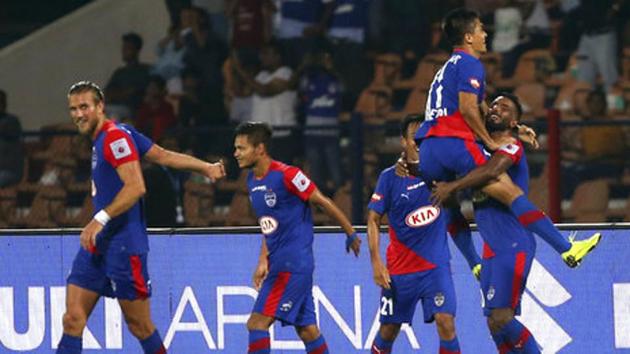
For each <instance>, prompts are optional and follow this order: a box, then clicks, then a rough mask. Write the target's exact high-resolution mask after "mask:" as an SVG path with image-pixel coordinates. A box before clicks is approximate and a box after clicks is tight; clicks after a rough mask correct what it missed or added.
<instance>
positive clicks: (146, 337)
mask: <svg viewBox="0 0 630 354" xmlns="http://www.w3.org/2000/svg"><path fill="white" fill-rule="evenodd" d="M68 106H69V109H70V116H71V117H72V121H73V122H74V124H76V125H77V127H78V129H79V133H81V134H84V135H87V136H89V137H90V138H91V139H92V140H93V148H92V197H93V203H94V207H95V210H98V212H97V213H96V214H95V215H94V218H93V219H92V220H91V221H90V222H89V223H88V224H87V225H86V226H85V227H84V228H83V230H82V231H81V237H80V239H81V248H80V249H79V253H78V254H77V256H76V257H75V259H74V263H73V264H72V269H71V271H70V275H69V276H68V279H67V281H68V287H67V292H66V312H65V314H64V315H63V336H62V337H61V341H60V342H59V345H58V348H57V353H58V354H74V353H81V350H82V339H81V337H82V333H83V329H84V328H85V324H86V322H87V319H88V317H89V316H90V313H91V312H92V310H93V309H94V306H95V305H96V302H97V301H98V299H99V298H100V297H101V296H108V297H115V298H117V299H118V303H119V304H120V308H121V309H122V312H123V314H124V315H125V321H126V322H127V325H128V327H129V330H130V331H131V333H132V334H133V335H134V336H135V337H136V338H138V340H139V341H140V344H141V345H142V348H143V350H144V352H145V353H151V354H156V353H166V349H165V348H164V345H163V344H162V339H161V338H160V335H159V333H158V332H157V330H156V328H155V325H154V324H153V321H152V320H151V315H150V304H149V297H150V296H151V281H150V279H149V274H148V271H147V254H148V251H149V243H148V237H147V231H146V223H145V219H144V215H143V211H142V208H143V206H142V196H143V195H144V193H145V186H144V179H143V177H142V171H141V169H140V163H139V159H140V157H141V156H143V157H145V158H146V159H147V160H149V161H151V162H155V163H158V164H161V165H164V166H168V167H172V168H177V169H186V170H190V171H195V172H198V173H200V174H202V175H204V176H206V177H209V178H211V179H213V180H214V179H216V178H221V177H223V176H224V175H225V171H224V168H223V164H222V163H215V164H210V163H207V162H204V161H201V160H198V159H196V158H194V157H192V156H188V155H184V154H179V153H176V152H173V151H169V150H165V149H163V148H161V147H160V146H158V145H156V144H153V143H152V142H151V141H150V140H149V139H148V138H147V137H145V136H143V135H142V134H140V133H138V132H137V131H136V130H135V129H133V128H132V127H130V126H127V125H123V124H117V123H114V122H113V121H111V120H109V119H107V118H106V116H105V112H104V108H105V103H104V97H103V93H102V91H101V89H100V88H99V87H98V86H97V85H96V84H94V83H92V82H88V81H81V82H78V83H76V84H74V85H72V87H70V91H69V92H68Z"/></svg>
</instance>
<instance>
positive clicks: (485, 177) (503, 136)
mask: <svg viewBox="0 0 630 354" xmlns="http://www.w3.org/2000/svg"><path fill="white" fill-rule="evenodd" d="M521 113H522V108H521V105H520V103H519V100H518V98H517V97H516V96H514V95H511V94H508V93H502V94H501V95H499V96H498V97H497V98H496V99H495V100H494V101H493V103H492V105H491V109H490V111H489V114H488V116H487V119H486V127H487V128H488V131H489V132H490V133H491V135H492V138H493V139H495V140H496V141H502V142H504V143H505V145H503V146H502V147H501V148H499V150H497V151H496V152H495V153H494V155H493V156H492V158H491V159H490V160H489V161H488V162H487V163H486V164H485V165H483V166H481V167H479V168H477V169H475V170H473V171H472V172H471V173H469V174H468V175H466V176H465V177H463V178H461V179H459V180H457V181H454V182H451V183H438V184H437V185H436V188H435V190H434V194H433V196H432V198H433V199H434V201H435V202H436V203H440V202H442V201H444V200H446V199H448V198H449V196H450V195H452V193H454V192H456V191H458V190H461V189H465V188H470V187H478V186H482V185H483V184H485V183H487V182H488V181H490V180H492V179H493V178H496V177H497V176H499V175H500V174H502V173H505V172H507V173H508V174H509V175H510V177H511V178H512V180H513V181H515V182H516V183H517V184H518V186H519V187H520V188H521V189H522V190H523V191H525V192H527V190H528V181H529V169H528V165H527V159H526V157H525V153H524V148H523V146H522V144H521V143H520V142H519V141H518V140H517V139H515V138H514V136H513V132H514V129H515V128H516V125H517V123H518V120H519V119H520V116H521ZM473 201H474V205H475V220H476V221H477V224H478V226H479V230H480V233H481V236H482V237H483V239H484V241H485V243H484V252H483V261H482V269H481V289H482V293H483V297H484V300H485V301H484V314H485V315H486V316H488V328H489V329H490V332H491V333H492V338H493V339H494V341H495V343H496V344H497V348H498V350H499V353H508V352H509V353H512V352H514V353H540V351H539V349H538V346H537V345H536V341H535V340H534V337H533V336H532V335H531V333H530V332H529V330H528V329H527V328H526V327H525V326H523V324H522V323H520V322H519V321H518V320H517V319H516V318H515V317H514V316H515V315H519V314H520V303H521V296H522V294H523V291H524V290H525V283H526V281H527V276H528V274H529V271H530V268H531V264H532V260H533V258H534V253H535V250H536V241H535V240H534V237H533V235H532V233H531V232H530V231H528V230H526V229H525V228H523V226H522V225H521V223H519V220H517V219H516V217H515V216H514V214H513V213H511V212H510V210H509V209H508V208H507V207H505V206H504V205H502V204H500V203H498V202H497V201H496V200H493V199H491V198H487V197H486V196H485V195H483V194H477V195H476V198H474V199H473ZM596 236H597V237H598V238H599V233H598V234H596ZM595 245H596V244H594V245H593V247H595Z"/></svg>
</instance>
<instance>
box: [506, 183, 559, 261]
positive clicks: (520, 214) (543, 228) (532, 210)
mask: <svg viewBox="0 0 630 354" xmlns="http://www.w3.org/2000/svg"><path fill="white" fill-rule="evenodd" d="M511 208H512V212H513V213H514V215H516V217H517V218H518V221H519V222H520V223H521V225H523V226H524V227H525V228H526V229H527V230H529V231H531V232H533V233H535V234H537V235H538V236H540V237H541V238H542V239H543V240H545V242H547V243H548V244H549V245H550V246H551V247H553V249H555V250H556V252H558V253H560V254H562V253H564V252H566V251H568V250H569V248H571V244H570V243H569V241H568V240H567V239H566V238H564V236H562V234H561V233H560V231H558V229H557V228H556V227H555V226H554V225H553V223H552V222H551V219H549V218H548V217H547V215H545V213H543V212H542V211H540V209H538V208H537V207H536V206H535V205H534V204H532V203H531V202H530V201H529V200H528V199H527V197H526V196H525V195H521V196H520V197H518V198H516V199H515V200H514V202H512V205H511Z"/></svg>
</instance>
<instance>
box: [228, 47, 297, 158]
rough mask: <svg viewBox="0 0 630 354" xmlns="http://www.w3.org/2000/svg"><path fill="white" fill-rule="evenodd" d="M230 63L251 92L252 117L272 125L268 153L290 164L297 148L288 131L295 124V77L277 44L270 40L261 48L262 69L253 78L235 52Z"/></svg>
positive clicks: (291, 134)
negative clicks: (284, 61)
mask: <svg viewBox="0 0 630 354" xmlns="http://www.w3.org/2000/svg"><path fill="white" fill-rule="evenodd" d="M232 62H233V65H234V70H235V71H236V73H237V76H239V77H240V78H242V79H243V81H245V83H246V84H247V85H248V86H250V87H251V88H252V90H253V91H254V100H253V102H252V119H253V120H254V121H260V122H265V123H268V124H269V125H271V126H272V127H273V144H272V155H273V156H274V157H276V158H277V159H279V160H280V161H282V162H285V163H291V162H292V160H293V158H294V157H295V149H296V147H297V144H296V143H295V138H294V135H293V133H292V131H291V128H292V127H293V126H295V125H296V123H297V121H296V114H295V108H296V107H295V106H296V101H297V98H296V93H295V91H294V89H293V86H294V85H295V78H294V76H293V71H292V70H291V68H289V67H288V66H286V65H284V64H283V57H282V50H281V48H280V46H279V44H278V43H276V42H270V43H268V44H266V45H265V46H264V47H263V48H262V50H261V52H260V63H261V66H262V70H261V71H260V72H258V74H257V75H256V77H255V78H254V77H252V76H251V75H249V74H248V73H247V71H246V70H245V68H243V65H242V64H241V62H240V60H239V58H238V57H237V56H236V55H235V56H233V57H232Z"/></svg>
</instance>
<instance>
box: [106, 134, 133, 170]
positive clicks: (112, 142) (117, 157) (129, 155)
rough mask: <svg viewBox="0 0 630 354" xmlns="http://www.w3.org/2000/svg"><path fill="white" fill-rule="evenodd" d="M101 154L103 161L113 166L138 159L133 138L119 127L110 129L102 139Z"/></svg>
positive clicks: (116, 166)
mask: <svg viewBox="0 0 630 354" xmlns="http://www.w3.org/2000/svg"><path fill="white" fill-rule="evenodd" d="M103 155H104V158H105V161H107V162H109V164H110V165H112V167H114V168H118V166H120V165H122V164H124V163H126V162H130V161H138V160H139V155H138V149H137V148H136V145H135V144H134V143H133V140H132V139H131V137H130V136H129V134H127V133H126V132H124V131H123V130H121V129H112V130H110V131H108V132H107V135H105V139H104V141H103Z"/></svg>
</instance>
